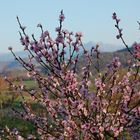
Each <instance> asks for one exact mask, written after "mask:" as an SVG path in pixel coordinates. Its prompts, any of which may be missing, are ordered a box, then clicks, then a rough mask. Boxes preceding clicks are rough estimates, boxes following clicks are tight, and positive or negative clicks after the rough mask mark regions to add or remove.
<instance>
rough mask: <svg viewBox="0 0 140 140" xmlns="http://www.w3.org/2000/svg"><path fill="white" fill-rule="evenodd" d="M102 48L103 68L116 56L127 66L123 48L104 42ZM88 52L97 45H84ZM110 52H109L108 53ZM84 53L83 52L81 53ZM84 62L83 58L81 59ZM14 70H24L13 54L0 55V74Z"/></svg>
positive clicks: (22, 54)
mask: <svg viewBox="0 0 140 140" xmlns="http://www.w3.org/2000/svg"><path fill="white" fill-rule="evenodd" d="M98 44H99V46H100V51H101V52H102V53H101V63H102V67H104V66H105V65H106V64H108V63H109V62H110V61H111V60H112V58H113V57H114V56H118V57H120V60H121V61H122V63H123V64H124V65H125V64H126V61H127V60H128V58H129V57H130V56H129V54H128V52H127V50H126V49H125V48H123V47H122V46H117V45H112V44H103V43H102V42H100V43H98ZM84 46H85V48H86V49H87V50H90V49H91V47H93V46H96V43H94V42H92V41H90V42H88V43H86V44H84ZM108 50H109V51H108ZM80 53H82V51H80ZM16 55H17V56H20V57H21V58H26V57H27V56H28V54H27V53H26V51H20V52H16ZM80 61H83V60H82V57H81V58H80ZM13 69H22V67H21V65H20V64H19V63H18V62H17V61H15V60H14V57H13V55H12V54H11V53H6V54H0V73H2V71H5V70H13Z"/></svg>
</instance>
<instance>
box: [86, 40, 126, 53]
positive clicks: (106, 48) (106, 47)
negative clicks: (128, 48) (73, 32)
mask: <svg viewBox="0 0 140 140" xmlns="http://www.w3.org/2000/svg"><path fill="white" fill-rule="evenodd" d="M97 44H98V45H99V46H100V47H99V49H100V51H101V52H114V51H117V50H121V49H124V46H120V45H114V44H107V43H103V42H99V43H94V42H92V41H89V42H88V43H85V44H84V46H85V48H86V49H88V50H90V49H91V47H93V46H96V45H97Z"/></svg>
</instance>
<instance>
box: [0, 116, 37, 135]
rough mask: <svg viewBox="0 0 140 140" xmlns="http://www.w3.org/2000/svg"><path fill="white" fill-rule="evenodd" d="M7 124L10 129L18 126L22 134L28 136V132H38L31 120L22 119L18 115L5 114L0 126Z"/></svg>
mask: <svg viewBox="0 0 140 140" xmlns="http://www.w3.org/2000/svg"><path fill="white" fill-rule="evenodd" d="M5 126H7V127H8V128H10V129H13V128H17V129H18V130H19V132H21V134H22V136H24V137H27V136H28V134H33V135H37V134H36V129H35V127H34V125H33V124H32V123H31V122H28V121H25V120H22V119H20V118H17V117H9V116H4V117H2V118H0V127H2V128H4V127H5Z"/></svg>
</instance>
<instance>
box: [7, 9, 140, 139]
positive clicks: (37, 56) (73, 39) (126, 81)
mask: <svg viewBox="0 0 140 140" xmlns="http://www.w3.org/2000/svg"><path fill="white" fill-rule="evenodd" d="M64 19H65V16H64V14H63V11H61V13H60V16H59V27H57V28H56V33H57V37H56V39H54V40H53V39H52V38H51V36H50V34H49V32H48V31H47V30H44V29H43V26H42V25H41V24H38V25H37V27H39V28H40V29H41V36H40V38H39V39H36V38H35V36H34V35H32V39H31V38H30V37H29V36H28V35H27V34H26V32H25V27H24V26H22V24H21V23H20V21H19V18H18V17H17V21H18V23H19V26H20V29H21V32H20V41H21V44H22V45H23V46H24V50H25V51H28V52H29V60H28V61H25V60H23V59H22V58H21V57H20V56H19V57H18V56H16V54H15V53H14V52H13V49H12V47H9V50H10V51H11V53H12V54H13V56H14V57H15V60H17V61H18V62H19V63H20V64H21V65H22V66H23V67H24V68H25V69H26V70H27V74H28V76H30V77H32V78H34V80H35V81H36V82H37V83H38V86H39V90H28V89H27V88H26V86H24V85H23V84H21V85H14V84H13V83H12V82H11V81H10V80H9V79H7V78H6V80H7V82H8V83H9V84H10V85H11V86H12V87H13V88H14V89H15V90H17V91H18V92H19V93H20V94H21V96H22V99H23V102H22V103H21V106H22V107H23V109H24V111H23V112H19V111H18V110H16V109H14V108H13V110H14V111H15V112H16V113H17V114H18V115H19V116H21V117H22V118H23V119H25V120H28V121H30V122H32V124H34V126H35V127H36V129H37V133H38V135H39V137H38V139H43V140H45V139H47V140H58V139H60V140H63V139H65V140H82V139H83V140H89V139H95V140H99V139H102V140H104V139H108V138H113V139H118V138H119V137H120V136H121V135H122V134H123V132H126V131H128V130H129V128H131V127H132V126H133V123H134V122H135V121H136V120H138V119H139V115H140V107H139V104H140V76H139V60H140V56H139V54H140V45H139V44H138V43H135V44H134V45H133V46H134V51H132V50H130V49H129V48H128V46H127V44H126V43H125V41H124V39H123V34H122V29H120V27H119V22H120V20H119V19H118V18H117V15H116V13H114V14H113V19H114V20H115V22H116V25H115V27H116V28H117V29H118V33H119V34H118V35H117V39H121V40H122V41H123V43H124V45H125V46H126V48H127V49H128V51H129V53H130V55H132V56H133V60H132V61H131V62H130V63H129V68H128V70H127V71H126V72H125V73H123V74H122V73H121V74H120V71H119V70H120V69H121V62H120V61H119V58H118V57H115V58H114V59H113V60H112V63H110V64H108V66H107V68H106V70H105V72H103V73H102V72H101V71H100V67H99V62H100V61H102V60H101V59H100V52H99V50H98V48H99V46H98V45H97V46H95V47H92V49H91V51H87V50H86V49H85V48H84V46H83V43H82V33H81V32H77V33H73V32H69V31H68V30H66V29H63V27H62V23H63V21H64ZM79 49H82V50H83V55H82V56H83V57H84V60H85V62H86V65H85V66H84V67H83V68H82V74H79V72H78V71H77V64H78V61H79V55H80V53H79ZM94 57H96V60H97V65H96V66H95V67H94V68H95V69H96V71H97V73H98V74H97V75H96V76H95V75H92V74H91V72H90V69H93V67H92V68H91V64H92V63H94ZM33 60H36V61H37V62H38V63H39V64H40V65H41V66H42V67H43V68H45V69H46V71H47V72H46V76H44V75H43V76H42V74H41V73H40V72H39V71H38V70H36V66H35V64H34V63H33ZM79 75H80V76H79ZM93 77H94V82H93V81H90V79H91V78H93ZM91 87H92V90H90V89H91ZM22 92H27V93H28V94H29V95H30V96H31V97H32V100H34V101H35V102H38V103H39V104H40V107H42V108H43V110H42V113H41V114H38V113H36V112H34V111H32V110H31V107H30V106H29V104H28V102H27V101H26V100H25V99H24V95H23V94H22ZM5 131H6V132H7V133H8V134H9V135H10V137H16V138H17V139H22V138H23V137H22V134H20V133H19V132H18V131H16V132H15V131H11V130H9V129H8V128H7V129H6V130H5ZM31 137H33V136H32V135H31V134H30V135H29V137H28V138H27V137H26V138H25V139H35V138H31ZM23 139H24V138H23Z"/></svg>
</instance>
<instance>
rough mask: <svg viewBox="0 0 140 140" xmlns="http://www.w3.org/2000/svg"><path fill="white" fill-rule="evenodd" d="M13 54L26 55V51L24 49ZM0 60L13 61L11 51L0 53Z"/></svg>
mask: <svg viewBox="0 0 140 140" xmlns="http://www.w3.org/2000/svg"><path fill="white" fill-rule="evenodd" d="M15 54H16V55H17V56H20V57H22V58H25V57H27V53H26V52H25V51H19V52H15ZM0 61H5V62H7V61H14V57H13V55H12V54H11V53H3V54H0Z"/></svg>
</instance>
